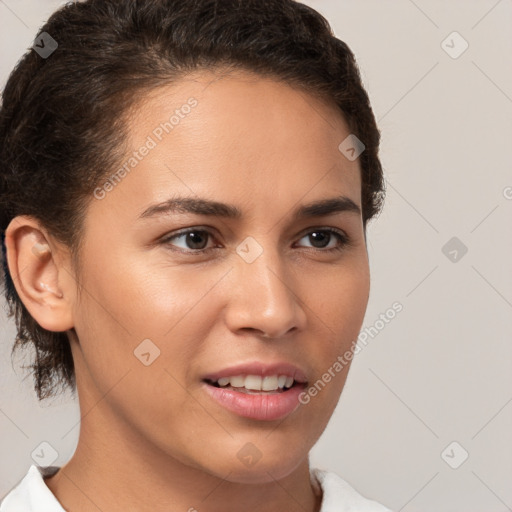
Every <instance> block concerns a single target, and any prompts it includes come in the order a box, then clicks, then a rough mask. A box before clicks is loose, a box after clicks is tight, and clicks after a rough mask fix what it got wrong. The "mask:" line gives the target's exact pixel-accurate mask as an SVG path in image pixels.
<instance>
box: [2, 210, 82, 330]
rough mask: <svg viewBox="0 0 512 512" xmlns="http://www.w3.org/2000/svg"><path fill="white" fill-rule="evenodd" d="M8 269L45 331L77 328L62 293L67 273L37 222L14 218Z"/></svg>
mask: <svg viewBox="0 0 512 512" xmlns="http://www.w3.org/2000/svg"><path fill="white" fill-rule="evenodd" d="M5 245H6V249H7V255H6V256H7V266H8V268H9V272H10V274H11V276H12V280H13V283H14V286H15V288H16V291H17V293H18V296H19V297H20V299H21V301H22V302H23V304H24V306H25V307H26V308H27V310H28V311H29V313H30V315H31V316H32V317H33V318H34V320H35V321H36V322H37V323H38V324H39V325H40V326H41V327H42V328H43V329H46V330H49V331H53V332H61V331H66V330H68V329H71V328H72V327H73V319H72V315H71V304H70V301H69V296H68V297H66V294H65V293H64V291H63V289H62V284H63V283H65V280H66V278H67V275H68V274H67V272H66V271H65V270H64V269H63V268H61V265H62V262H61V259H60V258H58V257H57V256H58V248H57V245H56V244H51V243H50V237H49V235H48V233H47V232H46V230H45V229H44V228H43V227H42V226H41V224H40V223H39V221H38V220H37V219H34V218H32V217H29V216H18V217H16V218H14V219H13V220H12V221H11V223H10V224H9V226H8V227H7V230H6V232H5Z"/></svg>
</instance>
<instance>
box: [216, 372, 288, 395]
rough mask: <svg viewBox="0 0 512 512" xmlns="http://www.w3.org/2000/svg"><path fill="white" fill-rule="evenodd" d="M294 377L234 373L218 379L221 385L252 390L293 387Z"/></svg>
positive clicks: (275, 389)
mask: <svg viewBox="0 0 512 512" xmlns="http://www.w3.org/2000/svg"><path fill="white" fill-rule="evenodd" d="M293 382H294V381H293V377H288V376H286V375H269V376H267V377H261V376H260V375H234V376H233V377H221V378H220V379H218V380H217V384H218V385H219V386H220V387H226V386H229V385H231V386H232V387H234V388H246V389H250V390H252V391H277V390H278V389H283V388H285V387H286V388H291V387H292V385H293Z"/></svg>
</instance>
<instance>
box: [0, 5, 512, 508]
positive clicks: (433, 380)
mask: <svg viewBox="0 0 512 512" xmlns="http://www.w3.org/2000/svg"><path fill="white" fill-rule="evenodd" d="M61 3H62V2H59V1H57V0H54V1H42V0H37V1H34V0H32V1H29V0H22V1H15V0H0V20H1V21H0V28H1V30H0V46H1V48H2V53H1V61H0V80H1V85H2V88H3V85H4V84H5V80H6V78H7V75H8V73H9V72H10V70H11V69H12V67H13V66H14V64H15V63H16V61H17V60H18V58H19V57H20V56H21V54H22V53H23V51H24V49H25V48H27V47H29V46H30V45H31V44H32V41H33V38H34V37H35V35H36V34H37V33H38V28H39V27H40V26H41V24H42V22H43V21H44V20H45V19H46V18H47V17H48V15H49V14H50V13H51V12H52V11H53V10H54V9H55V8H56V7H57V6H58V5H60V4H61ZM305 3H307V4H309V5H311V6H312V7H314V8H316V9H317V10H319V11H320V12H321V13H322V14H324V15H325V16H326V17H327V19H328V20H329V21H330V22H331V24H332V26H333V28H334V31H335V33H336V35H337V36H338V37H339V38H341V39H343V40H345V41H346V42H347V43H348V44H349V46H350V47H351V48H352V50H353V51H354V52H355V54H356V58H357V59H358V62H359V65H360V67H361V70H362V76H363V80H364V83H365V86H366V87H367V90H368V92H369V94H370V98H371V100H372V104H373V107H374V110H375V113H376V117H377V119H378V123H379V126H380V129H381V131H382V152H381V156H382V161H383V164H384V167H385V174H386V180H387V202H386V205H385V208H384V212H383V213H382V215H381V216H380V217H379V218H378V219H377V220H376V221H373V222H372V223H371V224H370V227H369V232H368V237H369V242H368V243H369V253H370V265H371V272H372V289H371V296H370V303H369V305H368V310H367V314H366V318H365V321H364V324H363V329H364V328H368V327H370V326H374V327H375V326H377V330H378V333H377V334H376V335H374V337H373V338H372V337H369V342H368V344H367V345H366V346H363V347H362V350H361V352H360V353H359V354H358V355H357V356H356V357H355V360H354V364H353V366H352V369H351V371H350V374H349V378H348V381H347V384H346V387H345V390H344V392H343V394H342V398H341V400H340V403H339V406H338V408H337V410H336V413H335V415H334V416H333V418H332V420H331V422H330V424H329V426H328V428H327V430H326V432H325V433H324V435H323V436H322V438H321V439H320V441H319V442H318V444H317V445H316V446H315V448H314V449H313V451H312V454H311V460H312V463H313V465H314V466H317V467H322V468H327V469H331V470H334V471H336V472H337V473H338V474H340V475H341V476H342V477H343V478H345V479H346V480H348V481H349V482H350V483H351V484H352V485H353V486H354V487H356V489H358V490H359V492H361V493H362V494H364V495H367V496H370V497H372V498H373V499H375V500H377V501H380V502H382V503H384V504H386V505H387V506H389V507H390V508H392V509H394V510H395V511H405V512H413V511H425V510H427V511H437V512H449V511H460V510H465V511H466V512H477V511H479V512H481V511H483V510H485V511H486V512H499V511H504V510H511V509H512V487H511V486H510V482H511V481H512V457H511V454H512V428H511V427H512V403H511V402H512V386H511V384H512V371H511V370H512V343H511V334H510V333H511V331H512V270H511V267H512V266H511V261H512V260H511V254H512V229H511V227H512V226H511V222H510V220H511V219H512V172H511V160H512V156H511V152H510V145H511V141H512V116H511V113H512V66H511V65H510V64H511V62H510V56H511V55H512V31H511V30H510V27H511V26H512V1H511V0H499V1H496V0H472V1H468V0H457V1H455V0H450V1H448V2H447V1H440V0H439V1H434V0H428V1H427V0H415V1H412V0H393V1H386V2H382V1H378V0H362V1H356V0H350V1H349V0H343V1H342V0H307V1H306V2H305ZM454 31H456V32H458V33H459V34H460V36H461V37H462V38H463V39H464V40H465V41H467V43H468V44H469V46H468V48H467V50H466V51H465V52H464V53H462V54H461V55H459V56H458V57H457V58H453V57H452V56H450V55H449V54H448V53H447V51H448V52H451V53H452V55H456V53H458V52H459V51H460V50H461V49H462V48H463V46H462V44H463V41H462V40H461V39H460V38H459V36H453V35H452V36H450V34H451V33H452V32H454ZM448 36H450V37H448ZM447 38H448V39H447ZM445 40H446V42H445V43H443V41H445ZM445 50H447V51H445ZM507 187H508V188H507ZM453 237H456V238H457V240H455V241H454V242H452V243H454V244H455V245H453V246H451V245H449V246H448V248H445V249H444V251H443V247H444V246H445V244H447V243H448V241H449V240H450V239H452V238H453ZM462 244H463V245H464V246H465V247H467V253H465V254H464V255H463V254H462V252H463V251H461V248H462V247H463V246H462ZM454 250H455V251H457V254H455V252H453V251H454ZM450 252H451V254H450ZM445 253H446V255H445ZM455 256H457V259H456V260H455V261H453V259H454V257H455ZM395 301H398V302H400V303H401V304H402V305H403V311H402V312H400V313H399V314H397V315H396V317H395V318H394V319H393V320H392V321H390V322H389V323H387V324H386V325H385V326H384V328H379V327H380V325H381V324H376V321H377V320H378V319H379V315H380V314H382V313H385V312H386V310H388V308H390V307H391V305H392V304H393V303H394V302H395ZM0 314H1V315H2V316H1V317H0V325H1V327H2V331H1V338H0V351H1V355H0V360H1V368H0V384H1V393H0V430H1V435H0V450H1V461H2V462H1V464H2V465H1V468H0V496H3V495H5V494H6V493H7V492H8V490H9V489H10V488H11V487H12V486H14V485H15V484H16V483H17V482H18V481H19V480H20V478H22V476H24V474H25V472H26V470H27V469H28V466H29V465H30V464H32V463H33V462H34V461H33V460H32V459H31V453H32V452H33V450H34V449H35V448H36V447H37V446H38V445H39V444H40V443H41V442H42V441H47V442H49V443H50V444H51V445H52V446H54V447H55V448H56V449H57V451H58V452H59V458H58V459H57V461H56V462H55V464H56V465H62V464H64V463H65V462H67V460H68V459H69V458H70V457H71V456H72V454H73V451H74V449H75V445H76V442H77V439H78V430H79V427H78V421H79V414H78V405H77V403H76V402H74V401H73V400H71V399H70V395H68V396H64V397H62V398H59V399H57V400H54V401H53V402H49V403H47V404H44V405H42V404H38V402H37V400H36V399H35V394H34V392H33V389H32V380H31V377H28V378H25V380H23V379H24V377H25V376H26V375H27V373H25V372H24V371H23V370H22V369H21V368H20V367H19V365H15V368H16V369H15V371H14V370H13V369H12V367H11V362H10V361H11V360H10V349H11V344H12V341H13V339H14V335H15V329H14V323H13V321H12V319H10V320H9V321H8V320H7V319H6V316H5V313H4V311H3V310H1V311H0ZM27 361H28V359H26V360H25V362H27ZM453 442H456V443H457V444H455V445H453V444H451V443H453ZM447 447H448V449H447ZM445 449H446V450H445ZM466 453H467V455H468V458H467V459H466V460H465V461H464V462H463V463H462V464H461V462H462V460H463V459H464V457H465V456H466ZM443 454H444V455H443ZM452 466H453V467H452ZM456 466H458V467H456Z"/></svg>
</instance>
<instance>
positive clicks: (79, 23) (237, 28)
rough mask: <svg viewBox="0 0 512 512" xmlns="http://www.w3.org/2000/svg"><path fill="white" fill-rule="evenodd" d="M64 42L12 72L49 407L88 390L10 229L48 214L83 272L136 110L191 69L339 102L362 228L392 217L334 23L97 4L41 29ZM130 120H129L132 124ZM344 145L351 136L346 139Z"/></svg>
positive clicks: (179, 5)
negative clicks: (85, 248)
mask: <svg viewBox="0 0 512 512" xmlns="http://www.w3.org/2000/svg"><path fill="white" fill-rule="evenodd" d="M43 32H46V33H48V34H49V35H50V36H51V37H52V38H53V39H55V41H57V44H58V47H57V48H56V50H55V51H54V52H53V53H52V54H51V55H49V56H47V58H43V57H42V56H40V55H39V54H38V53H37V52H36V51H35V50H34V49H30V50H29V51H27V53H25V55H24V56H23V57H22V58H21V60H20V61H19V62H18V64H17V65H16V67H15V69H14V70H13V72H12V73H11V75H10V77H9V79H8V81H7V83H6V86H5V88H4V91H3V100H2V106H1V109H0V141H1V142H0V206H1V208H0V232H1V234H2V264H3V269H4V280H5V283H4V285H5V291H4V294H5V297H6V300H7V303H8V306H9V311H8V313H9V317H11V316H13V315H15V320H16V326H17V336H16V341H15V343H14V346H13V353H14V351H15V349H16V348H17V347H21V346H25V345H31V346H33V348H34V349H35V361H34V363H33V364H32V365H31V366H30V367H31V368H32V372H33V375H34V382H35V386H34V388H35V390H36V392H37V396H38V398H39V400H42V399H44V398H47V397H49V396H52V395H53V394H55V390H56V388H57V386H58V385H63V386H64V387H65V386H66V385H68V386H70V387H71V389H72V390H73V391H75V390H76V384H75V374H74V365H73V358H72V354H71V348H70V344H69V339H68V337H67V334H66V333H64V332H51V331H48V330H45V329H43V328H42V327H41V326H40V325H39V324H38V323H37V322H36V321H35V320H34V319H33V318H32V317H31V315H30V314H29V312H28V310H27V309H26V307H25V306H24V304H23V303H22V301H21V300H20V298H19V296H18V294H17V292H16V289H15V287H14V284H13V281H12V278H11V276H10V275H9V271H8V268H7V263H6V256H5V255H6V248H5V230H6V229H7V226H8V225H9V223H10V221H11V220H12V219H13V218H14V217H16V216H17V215H31V216H34V217H35V218H37V219H38V220H39V221H40V222H41V223H42V225H44V226H45V227H46V229H48V231H49V233H51V234H52V235H53V236H55V237H56V239H57V240H59V241H60V242H63V243H64V244H66V245H67V246H68V247H69V248H70V250H71V254H72V256H73V262H74V263H75V265H76V266H75V269H76V270H78V269H79V268H80V265H79V254H80V242H81V240H82V233H83V231H82V229H83V221H84V216H85V212H86V210H87V205H88V203H89V201H90V200H91V199H92V193H93V190H94V189H95V188H96V187H97V186H98V184H99V183H101V182H102V181H103V180H104V179H105V177H106V176H109V175H110V174H111V172H112V169H113V168H114V166H115V164H116V163H117V162H118V161H119V159H120V157H122V151H123V143H124V142H125V140H126V134H127V132H126V130H127V128H126V125H127V123H126V120H127V117H126V115H127V113H128V112H129V109H130V107H131V106H133V105H135V102H136V100H137V98H140V97H141V95H142V94H143V93H144V92H147V91H149V90H151V89H152V88H155V87H158V86H162V85H164V84H166V83H171V82H172V81H177V80H179V78H180V77H182V76H184V74H185V73H188V72H190V71H193V70H201V69H214V68H216V67H220V66H222V67H225V66H228V67H231V68H233V69H242V70H247V71H252V72H256V73H258V74H260V75H265V76H270V77H273V78H277V79H279V80H281V81H283V82H285V83H288V84H290V85H293V86H298V87H300V88H302V89H303V90H305V91H306V92H309V93H311V94H313V95H316V96H318V97H322V98H324V99H326V100H328V101H329V102H331V103H332V104H333V105H334V106H336V105H337V106H338V107H339V109H340V112H341V113H342V114H343V116H344V118H345V120H346V122H347V124H348V126H349V128H350V131H351V133H353V134H355V135H356V136H357V137H358V138H359V139H360V140H361V141H362V142H363V143H364V145H365V150H364V152H363V153H362V154H361V155H360V157H359V159H360V165H361V169H362V175H361V182H362V189H361V197H362V215H363V224H364V228H365V233H366V223H367V221H368V220H370V219H371V218H372V217H374V216H375V215H376V214H377V213H378V212H379V211H380V210H381V208H382V205H383V201H384V195H385V194H384V178H383V173H382V167H381V163H380V161H379V157H378V148H379V141H380V133H379V130H378V128H377V125H376V122H375V118H374V115H373V112H372V108H371V105H370V101H369V98H368V95H367V93H366V92H365V90H364V87H363V85H362V83H361V78H360V74H359V70H358V67H357V64H356V61H355V58H354V55H353V53H352V52H351V50H350V49H349V47H348V46H347V45H346V44H345V43H344V42H343V41H341V40H339V39H337V38H336V37H335V36H334V33H333V31H332V29H331V27H330V25H329V23H328V22H327V20H326V19H325V18H324V17H323V16H322V15H320V14H319V13H318V12H316V11H315V10H314V9H312V8H310V7H308V6H306V5H304V4H301V3H299V2H297V1H294V0H222V1H219V0H152V1H151V2H143V1H139V0H86V1H81V2H69V3H68V4H66V5H65V6H63V7H62V8H60V9H59V10H57V11H56V12H55V13H54V14H53V15H52V16H51V17H50V18H49V20H48V21H47V23H46V24H45V25H44V26H43V27H42V28H41V30H40V33H43ZM123 116H124V117H123ZM340 142H341V141H340Z"/></svg>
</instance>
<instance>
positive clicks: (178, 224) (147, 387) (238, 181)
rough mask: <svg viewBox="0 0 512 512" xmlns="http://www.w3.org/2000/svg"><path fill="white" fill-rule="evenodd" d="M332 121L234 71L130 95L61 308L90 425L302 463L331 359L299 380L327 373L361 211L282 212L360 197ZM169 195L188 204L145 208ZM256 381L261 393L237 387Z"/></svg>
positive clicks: (239, 477) (361, 257)
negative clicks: (77, 282) (121, 151)
mask: <svg viewBox="0 0 512 512" xmlns="http://www.w3.org/2000/svg"><path fill="white" fill-rule="evenodd" d="M173 115H174V117H172V116H173ZM170 119H171V120H170ZM165 123H167V124H165ZM349 134H350V132H349V131H348V128H347V125H346V124H345V122H344V120H343V119H342V117H341V115H340V114H339V113H337V112H336V110H335V109H334V108H333V107H330V106H328V105H326V104H324V103H322V102H320V101H319V100H317V99H315V98H313V97H311V96H309V95H308V94H306V93H304V92H298V91H296V90H294V89H292V88H290V87H289V86H287V85H285V84H284V83H281V82H277V81H272V80H270V79H264V78H261V77H254V76H252V75H249V74H247V73H242V72H239V73H236V74H231V75H226V76H224V77H222V78H220V79H219V77H218V76H214V75H212V74H211V73H209V72H198V73H196V74H195V75H194V78H193V79H192V78H188V79H187V80H183V81H180V82H179V83H178V84H175V85H173V86H169V87H163V88H160V89H158V90H156V91H153V93H151V95H150V96H148V97H147V98H146V100H145V102H144V103H143V104H141V106H140V109H139V110H138V114H137V115H136V116H134V117H132V118H131V122H130V139H129V145H130V149H129V152H128V154H127V155H126V158H125V159H124V160H123V161H122V162H121V163H120V165H119V167H121V165H122V164H124V163H127V165H126V166H125V172H119V173H117V177H113V178H112V179H111V180H110V182H111V184H110V185H109V184H107V185H106V186H104V184H100V186H101V190H100V189H97V190H96V192H95V198H94V199H92V202H91V204H90V207H89V210H88V212H87V218H86V225H85V240H84V245H83V247H84V249H83V252H82V263H83V271H82V275H81V279H82V281H81V286H82V288H83V290H82V293H81V296H80V300H79V299H78V296H77V299H76V302H75V303H74V304H73V305H72V306H71V307H72V314H73V319H74V328H75V330H76V333H77V335H78V338H79V340H80V341H79V345H77V344H76V343H75V344H73V356H74V359H75V367H76V372H77V380H78V390H79V396H80V401H81V402H82V406H84V408H85V410H88V409H89V408H92V412H90V415H91V416H90V417H89V419H88V421H89V422H91V424H92V423H93V422H94V421H96V420H94V419H93V418H94V414H95V412H94V409H95V408H96V407H95V405H96V404H97V403H99V402H101V408H97V412H96V414H97V415H98V420H97V424H98V425H99V424H100V419H99V416H100V414H99V411H100V410H101V411H104V413H102V414H103V420H104V418H105V417H108V423H105V427H104V430H105V432H104V436H105V437H104V438H105V439H111V440H112V442H114V443H115V442H118V443H119V442H126V441H127V440H132V441H133V440H136V444H137V447H136V448H135V447H133V446H132V448H133V449H139V450H141V452H142V453H146V454H147V453H150V452H149V451H148V450H155V449H156V451H159V452H162V453H164V454H165V455H166V456H171V457H172V458H174V459H176V460H177V461H179V462H181V463H184V464H186V465H187V466H191V467H193V468H198V469H200V470H202V471H206V472H207V473H210V474H212V475H216V476H219V477H223V478H225V477H226V475H229V476H228V477H227V479H228V480H231V481H238V482H264V481H269V480H270V479H271V478H280V477H284V476H286V475H288V474H290V473H291V472H292V471H293V470H294V469H295V468H297V467H298V466H299V464H301V463H303V462H304V460H305V457H306V456H307V454H308V452H309V450H310V449H311V447H312V446H313V445H314V443H315V442H316V441H317V439H318V437H319V436H320V434H321V433H322V431H323V430H324V428H325V427H326V425H327V422H328V420H329V418H330V417H331V414H332V413H333V410H334V408H335V406H336V404H337V402H338V399H339V396H340V393H341V391H342V388H343V386H344V383H345V379H346V377H347V372H348V367H345V368H344V369H343V370H342V371H339V372H334V375H335V376H334V377H332V378H331V379H330V382H328V383H326V384H325V385H324V386H323V387H320V389H321V391H319V392H318V393H317V395H316V396H314V397H310V400H309V402H308V403H300V402H299V400H298V396H299V393H300V392H301V391H303V390H304V388H309V387H311V386H313V385H314V383H315V382H317V381H318V380H319V379H322V375H323V374H325V373H326V372H328V371H329V369H330V368H331V375H332V373H333V372H332V368H333V365H334V363H335V362H336V361H337V358H338V356H342V355H343V354H344V353H345V352H346V350H348V349H349V348H350V346H351V344H352V342H353V341H354V340H356V338H357V336H358V333H359V331H360V328H361V324H362V321H363V318H364V314H365V310H366V306H367V301H368V295H369V266H368V258H367V251H366V245H365V237H364V231H363V224H362V217H361V213H360V212H358V211H357V209H350V208H348V209H347V208H345V209H344V208H341V209H340V208H338V209H335V210H336V211H332V210H331V211H330V213H325V212H321V211H320V210H321V208H318V209H316V211H315V209H314V208H308V209H307V210H306V211H305V214H304V212H303V215H296V214H298V213H300V212H301V210H303V209H304V208H307V207H308V206H311V205H312V204H313V203H316V202H320V201H326V200H333V199H341V198H342V197H344V198H348V200H350V201H352V202H353V203H354V204H355V205H357V206H358V207H359V208H360V207H361V179H360V167H359V163H358V160H349V159H347V158H346V157H345V156H344V155H343V154H342V153H341V152H340V150H339V149H338V146H339V145H340V143H341V142H342V141H344V140H345V139H346V137H347V136H349ZM142 147H145V148H146V149H141V148H142ZM134 151H136V152H137V154H136V155H134V154H133V152H134ZM130 157H132V160H129V158H130ZM116 170H117V169H116ZM178 198H181V199H186V200H188V201H196V202H197V203H196V207H197V209H196V212H193V211H188V210H189V208H188V206H193V205H192V203H191V202H190V203H186V202H185V203H182V204H181V206H180V207H175V208H174V210H173V209H169V210H167V211H166V210H165V209H164V208H160V209H156V208H153V207H154V205H157V204H161V205H165V202H166V201H169V200H177V199H178ZM199 202H200V203H199ZM203 202H204V203H203ZM210 202H215V205H213V204H210ZM346 203H347V200H345V204H346ZM221 204H222V205H227V206H221ZM228 205H229V206H228ZM150 208H153V209H152V210H148V209H150ZM235 208H236V211H237V213H238V214H239V215H234V209H235ZM199 210H201V212H199ZM228 214H229V215H228ZM184 230H187V232H188V234H187V233H186V232H184ZM329 230H333V232H332V233H330V232H329ZM335 231H338V232H341V233H342V237H341V238H340V237H339V236H338V235H336V233H335ZM343 236H345V237H347V239H348V240H349V241H348V243H347V244H344V242H343V240H344V239H343ZM248 375H251V376H252V377H249V378H246V377H247V376H248ZM258 376H259V378H258ZM262 376H263V377H267V378H266V379H261V377H262ZM230 377H233V379H230ZM286 377H288V382H287V383H286ZM292 377H295V383H294V385H293V386H292V387H291V389H289V390H287V391H286V390H285V391H283V390H281V389H278V390H275V389H274V388H276V387H279V385H281V386H282V385H283V383H284V384H285V385H286V384H288V385H289V384H290V378H292ZM222 378H223V379H222ZM218 379H221V381H220V382H218ZM213 381H217V383H216V384H214V383H213ZM304 381H307V382H306V383H304ZM260 382H263V385H264V386H265V387H267V386H268V389H270V390H271V391H259V392H258V391H252V393H248V392H247V390H248V389H249V388H257V387H258V385H259V383H260ZM226 383H227V384H226ZM226 386H227V387H226ZM243 386H246V387H247V388H245V387H243ZM223 387H224V388H223ZM236 389H238V391H237V390H236ZM272 389H274V390H273V391H272ZM302 396H304V395H302ZM302 402H306V400H304V399H303V400H302ZM105 411H106V412H105ZM98 428H101V427H98ZM105 444H107V443H105ZM106 449H108V448H106Z"/></svg>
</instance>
